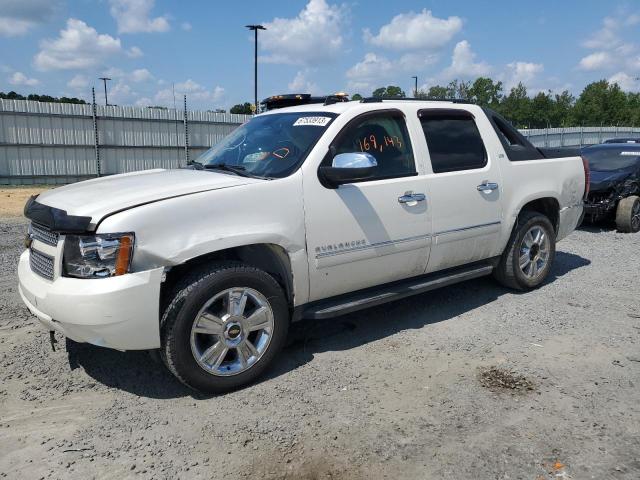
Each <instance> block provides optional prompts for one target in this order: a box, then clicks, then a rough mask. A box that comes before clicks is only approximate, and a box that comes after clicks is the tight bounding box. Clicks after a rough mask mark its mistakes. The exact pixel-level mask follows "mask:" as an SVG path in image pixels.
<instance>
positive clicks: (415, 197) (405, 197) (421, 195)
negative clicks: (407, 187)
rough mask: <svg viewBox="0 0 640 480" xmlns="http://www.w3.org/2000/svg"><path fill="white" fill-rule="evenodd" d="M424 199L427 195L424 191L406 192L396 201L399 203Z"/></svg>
mask: <svg viewBox="0 0 640 480" xmlns="http://www.w3.org/2000/svg"><path fill="white" fill-rule="evenodd" d="M426 199H427V196H426V195H425V194H424V193H411V192H407V193H405V194H404V195H402V196H401V197H398V202H400V203H413V202H424V201H425V200H426Z"/></svg>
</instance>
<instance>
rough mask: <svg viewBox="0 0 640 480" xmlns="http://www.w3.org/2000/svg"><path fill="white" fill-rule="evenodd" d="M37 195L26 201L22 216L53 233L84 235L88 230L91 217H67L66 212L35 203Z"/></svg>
mask: <svg viewBox="0 0 640 480" xmlns="http://www.w3.org/2000/svg"><path fill="white" fill-rule="evenodd" d="M37 197H38V196H37V195H34V196H32V197H31V198H29V200H27V203H26V205H25V206H24V216H25V217H27V218H28V219H29V220H32V221H33V222H35V223H38V224H40V225H42V226H44V227H47V228H49V229H50V230H52V231H55V232H63V233H84V232H86V231H87V230H88V229H89V224H90V223H91V217H81V216H77V215H68V214H67V212H66V210H61V209H59V208H55V207H50V206H49V205H43V204H41V203H38V202H37V201H36V199H37Z"/></svg>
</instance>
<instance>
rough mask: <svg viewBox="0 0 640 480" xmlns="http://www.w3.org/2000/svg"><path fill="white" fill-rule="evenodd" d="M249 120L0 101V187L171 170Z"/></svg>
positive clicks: (219, 115)
mask: <svg viewBox="0 0 640 480" xmlns="http://www.w3.org/2000/svg"><path fill="white" fill-rule="evenodd" d="M185 112H186V113H185ZM248 118H250V117H249V116H246V115H235V114H229V113H217V112H206V111H188V110H186V109H185V110H173V109H167V110H165V109H157V108H144V107H119V106H101V105H91V104H89V105H74V104H63V103H44V102H34V101H26V100H3V99H0V184H42V183H47V184H56V183H70V182H75V181H78V180H83V179H86V178H91V177H95V176H97V175H98V174H100V175H110V174H114V173H124V172H130V171H135V170H144V169H149V168H177V167H180V166H184V165H185V164H186V163H187V161H188V160H189V159H194V158H196V157H197V156H198V155H199V154H200V153H202V152H204V151H205V150H206V149H208V148H209V147H210V146H211V145H214V144H215V143H217V142H219V141H220V140H221V139H222V138H224V137H225V136H226V135H227V134H228V133H230V132H231V131H232V130H233V129H234V128H236V127H237V126H238V125H239V124H241V123H243V122H245V121H246V120H247V119H248Z"/></svg>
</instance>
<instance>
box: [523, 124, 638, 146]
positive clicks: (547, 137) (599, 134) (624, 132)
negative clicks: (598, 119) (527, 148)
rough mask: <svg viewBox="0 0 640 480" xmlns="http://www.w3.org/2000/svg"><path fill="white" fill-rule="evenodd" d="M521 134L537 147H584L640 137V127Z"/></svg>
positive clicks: (550, 129) (554, 129) (527, 130)
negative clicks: (606, 141) (619, 138)
mask: <svg viewBox="0 0 640 480" xmlns="http://www.w3.org/2000/svg"><path fill="white" fill-rule="evenodd" d="M520 132H521V133H522V134H523V135H524V136H525V137H527V138H528V139H529V141H530V142H531V143H533V144H534V145H535V146H536V147H582V146H583V145H593V144H596V143H602V142H604V141H605V140H609V139H610V138H616V137H640V128H638V127H566V128H534V129H524V130H520Z"/></svg>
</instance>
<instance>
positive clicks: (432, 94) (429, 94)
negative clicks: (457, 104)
mask: <svg viewBox="0 0 640 480" xmlns="http://www.w3.org/2000/svg"><path fill="white" fill-rule="evenodd" d="M416 97H417V98H422V99H425V98H434V99H444V98H447V87H443V86H440V85H434V86H433V87H429V90H427V91H424V90H419V91H418V95H416Z"/></svg>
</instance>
